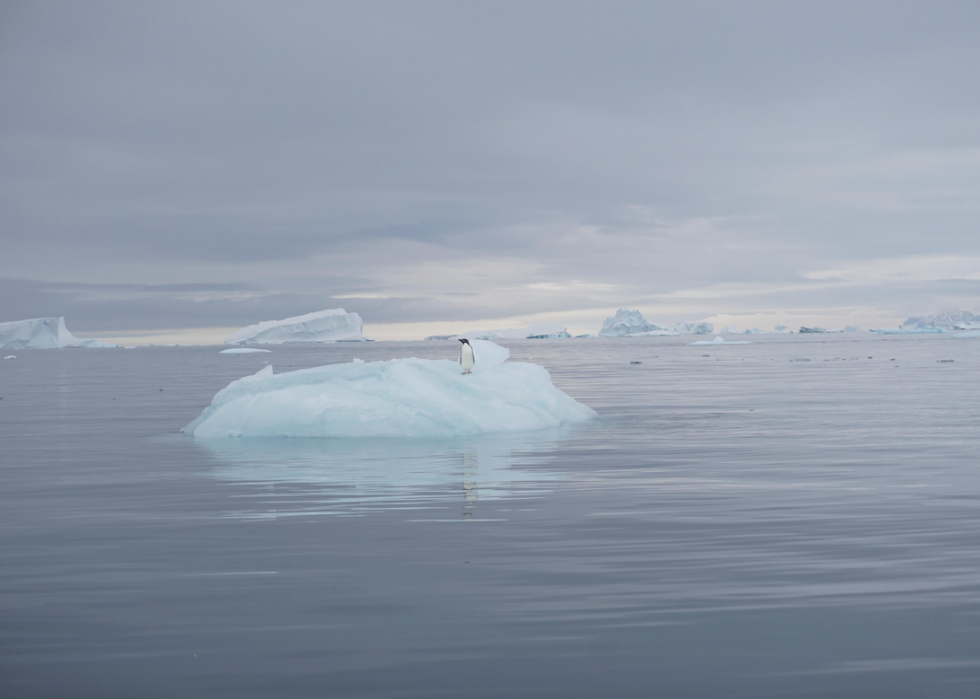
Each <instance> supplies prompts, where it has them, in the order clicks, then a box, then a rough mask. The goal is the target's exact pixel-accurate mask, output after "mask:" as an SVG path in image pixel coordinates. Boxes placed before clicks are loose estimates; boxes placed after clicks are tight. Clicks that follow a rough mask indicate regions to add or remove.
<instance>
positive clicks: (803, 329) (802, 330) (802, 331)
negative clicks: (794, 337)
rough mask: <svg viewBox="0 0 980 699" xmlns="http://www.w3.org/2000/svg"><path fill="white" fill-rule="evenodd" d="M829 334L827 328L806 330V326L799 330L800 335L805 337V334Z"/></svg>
mask: <svg viewBox="0 0 980 699" xmlns="http://www.w3.org/2000/svg"><path fill="white" fill-rule="evenodd" d="M829 332H830V331H829V330H827V328H819V327H812V328H808V327H806V326H803V327H801V328H800V334H801V335H805V334H806V333H829Z"/></svg>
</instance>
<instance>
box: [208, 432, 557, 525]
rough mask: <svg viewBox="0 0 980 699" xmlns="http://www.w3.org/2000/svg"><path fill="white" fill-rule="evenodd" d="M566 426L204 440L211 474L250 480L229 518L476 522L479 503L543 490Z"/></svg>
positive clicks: (550, 481)
mask: <svg viewBox="0 0 980 699" xmlns="http://www.w3.org/2000/svg"><path fill="white" fill-rule="evenodd" d="M566 434H567V430H566V429H558V430H545V431H540V432H529V433H520V434H514V435H488V436H481V437H470V438H460V439H452V440H400V439H374V440H354V439H335V440H327V439H283V438H279V439H222V440H214V441H208V442H200V444H201V445H202V446H203V448H205V449H206V450H208V451H209V452H210V453H211V455H212V456H213V457H214V459H215V461H216V462H217V463H216V465H215V466H214V467H213V469H212V470H211V475H212V476H213V477H214V478H216V479H218V480H221V481H227V482H230V483H234V484H236V485H238V486H243V487H242V489H241V490H240V491H239V492H236V493H235V494H234V495H233V497H235V498H236V499H238V500H240V501H241V507H239V508H236V509H234V510H232V511H229V512H226V513H224V516H226V517H233V518H244V519H270V518H277V517H293V516H299V515H338V516H359V515H363V514H365V513H367V512H370V511H373V510H396V509H400V510H438V511H439V512H438V513H436V512H430V513H427V514H426V513H418V515H419V517H420V518H432V519H443V518H449V519H455V520H460V519H465V520H477V519H479V516H480V514H482V515H484V516H487V515H490V514H493V516H494V517H496V516H498V513H489V512H483V513H479V514H478V507H477V506H478V504H479V503H481V502H484V503H485V502H488V501H493V500H497V499H500V498H504V497H506V498H510V499H515V498H530V497H541V496H543V495H546V494H547V493H548V492H550V490H549V488H550V486H551V484H553V482H554V481H555V479H556V478H558V474H557V473H556V472H555V471H553V470H551V469H549V467H548V466H549V464H551V463H552V462H553V460H554V449H555V447H556V446H557V445H558V444H559V443H560V442H561V441H562V440H563V439H564V438H565V436H566Z"/></svg>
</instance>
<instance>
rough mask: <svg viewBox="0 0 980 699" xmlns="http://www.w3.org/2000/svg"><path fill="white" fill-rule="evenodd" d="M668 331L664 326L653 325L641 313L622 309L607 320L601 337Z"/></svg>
mask: <svg viewBox="0 0 980 699" xmlns="http://www.w3.org/2000/svg"><path fill="white" fill-rule="evenodd" d="M664 330H668V328H665V327H664V326H662V325H657V324H656V323H651V322H649V321H647V319H646V318H644V317H643V315H642V314H641V313H640V312H639V311H635V310H633V309H632V308H620V309H619V310H618V311H616V315H615V316H613V317H612V318H606V320H605V322H604V323H603V324H602V329H601V330H600V331H599V337H625V336H627V335H638V334H639V333H645V332H656V331H664Z"/></svg>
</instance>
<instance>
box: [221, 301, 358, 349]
mask: <svg viewBox="0 0 980 699" xmlns="http://www.w3.org/2000/svg"><path fill="white" fill-rule="evenodd" d="M363 327H364V321H362V320H361V316H359V315H357V314H356V313H347V312H346V311H345V310H344V309H343V308H331V309H330V310H327V311H318V312H316V313H307V314H306V315H303V316H295V317H293V318H286V319H285V320H266V321H263V322H261V323H256V324H255V325H249V326H248V327H247V328H242V329H241V330H239V331H238V332H237V333H235V334H234V335H232V336H231V337H229V338H228V339H227V340H225V344H226V345H281V344H283V343H286V342H369V340H368V339H367V338H366V337H364V336H363V335H362V334H361V329H362V328H363Z"/></svg>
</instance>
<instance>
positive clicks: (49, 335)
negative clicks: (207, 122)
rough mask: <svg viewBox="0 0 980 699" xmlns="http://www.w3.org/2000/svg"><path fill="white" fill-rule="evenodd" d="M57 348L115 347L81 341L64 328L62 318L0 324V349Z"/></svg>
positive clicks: (95, 341) (96, 341)
mask: <svg viewBox="0 0 980 699" xmlns="http://www.w3.org/2000/svg"><path fill="white" fill-rule="evenodd" d="M58 347H116V345H107V344H106V343H104V342H99V341H98V340H82V339H80V338H77V337H75V336H74V335H72V334H71V333H70V332H68V328H66V327H65V319H64V317H60V318H31V319H30V320H15V321H11V322H9V323H0V349H54V348H58Z"/></svg>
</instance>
